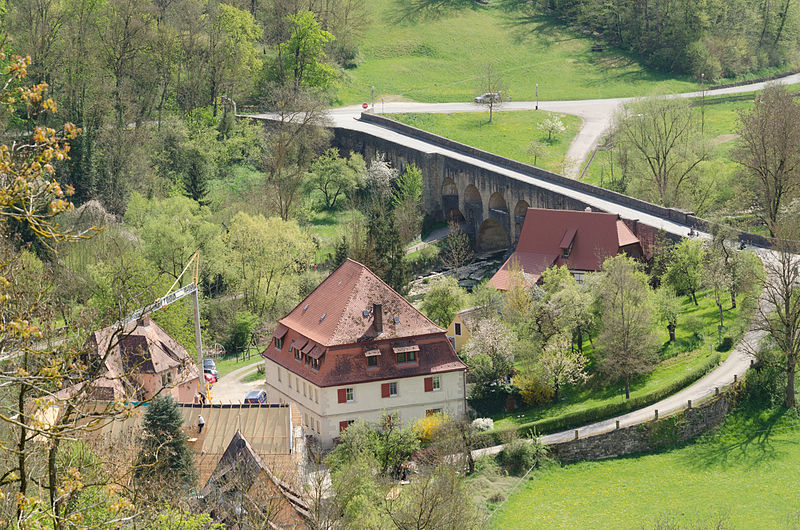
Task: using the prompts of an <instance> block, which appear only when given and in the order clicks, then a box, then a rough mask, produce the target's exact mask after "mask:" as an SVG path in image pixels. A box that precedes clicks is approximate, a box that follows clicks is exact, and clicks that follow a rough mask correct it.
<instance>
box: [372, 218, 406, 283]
mask: <svg viewBox="0 0 800 530" xmlns="http://www.w3.org/2000/svg"><path fill="white" fill-rule="evenodd" d="M367 237H368V240H369V246H370V247H372V249H373V250H374V255H375V265H374V266H373V267H371V268H373V272H375V274H377V275H378V276H380V277H381V279H382V280H383V281H385V282H386V283H387V284H389V287H391V288H392V289H394V290H395V291H397V292H398V293H401V294H403V293H405V291H406V288H407V287H408V278H409V271H408V263H406V261H405V259H404V258H405V254H406V253H405V247H404V246H403V241H402V239H401V237H400V231H399V230H398V229H397V223H396V222H395V219H394V214H393V213H391V212H387V211H386V210H384V208H383V207H382V206H381V205H380V204H379V203H376V204H375V205H374V206H373V208H372V210H370V212H369V222H368V225H367Z"/></svg>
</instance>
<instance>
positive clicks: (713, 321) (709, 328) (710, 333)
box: [492, 292, 746, 429]
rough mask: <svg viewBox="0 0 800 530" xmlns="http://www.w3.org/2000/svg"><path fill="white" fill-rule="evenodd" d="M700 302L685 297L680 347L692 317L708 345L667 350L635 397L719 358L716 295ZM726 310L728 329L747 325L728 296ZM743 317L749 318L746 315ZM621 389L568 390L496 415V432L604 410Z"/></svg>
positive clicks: (663, 335) (634, 388)
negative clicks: (552, 399)
mask: <svg viewBox="0 0 800 530" xmlns="http://www.w3.org/2000/svg"><path fill="white" fill-rule="evenodd" d="M698 302H699V303H700V305H699V306H698V307H695V306H694V304H693V303H692V302H690V301H689V300H688V299H686V298H684V300H683V313H682V317H681V319H680V320H679V321H678V328H677V330H676V338H677V343H678V345H677V346H676V347H677V348H682V347H685V346H686V345H689V344H691V336H692V333H691V332H690V331H689V329H688V328H687V326H686V321H687V319H688V318H697V319H699V320H700V321H701V322H702V324H703V334H704V335H705V336H706V337H708V338H707V341H706V342H707V344H708V345H707V344H705V343H704V344H701V345H700V346H699V347H697V348H696V349H694V350H692V351H688V352H685V353H680V354H678V355H674V356H672V357H668V356H669V355H670V353H669V352H667V351H664V352H663V354H662V357H668V358H666V359H665V360H664V361H662V362H661V364H660V365H659V366H658V367H657V368H656V369H655V370H654V371H653V372H652V373H650V374H649V375H647V376H646V377H643V378H641V379H640V380H638V381H635V382H632V383H631V397H636V396H639V395H643V394H648V393H650V392H653V391H654V390H657V389H659V388H663V387H667V386H669V385H670V384H672V383H673V382H677V381H679V380H680V379H681V378H682V377H684V376H685V375H687V374H689V373H691V372H692V371H693V370H695V369H698V368H700V367H701V366H703V364H704V363H705V362H706V361H708V360H709V359H710V358H711V357H713V356H714V355H717V352H716V351H712V350H711V348H709V345H710V344H716V341H717V339H716V334H717V333H716V327H717V323H718V320H717V318H718V317H717V310H716V306H715V305H714V301H713V295H712V294H711V293H709V292H702V293H699V294H698ZM723 307H724V308H725V310H724V316H725V321H726V322H725V324H726V326H728V328H729V329H730V330H733V328H736V327H739V328H740V327H741V325H742V324H743V323H741V322H737V323H735V322H736V319H737V317H738V316H739V314H740V313H739V310H740V308H741V305H740V307H738V308H737V309H729V308H730V299H729V298H728V297H725V299H724V302H723ZM742 318H746V316H745V317H742ZM662 328H663V326H659V328H658V336H659V340H660V341H661V342H662V343H666V342H667V339H668V334H667V331H666V330H665V329H662ZM729 333H730V331H729ZM726 355H727V353H723V354H722V358H724V357H725V356H726ZM620 386H621V385H613V386H611V387H606V388H604V389H599V390H598V389H592V388H588V387H584V388H577V389H568V390H567V391H565V392H564V396H563V399H562V400H561V401H560V402H559V403H557V404H555V405H541V406H536V407H529V408H525V409H519V410H517V411H515V412H513V413H500V414H495V415H492V418H493V419H494V420H495V429H504V428H509V427H512V426H514V425H518V424H523V423H527V422H530V421H534V420H540V419H544V418H553V417H557V416H561V415H563V414H570V413H574V412H578V411H583V410H587V409H590V408H595V407H602V406H604V405H607V404H609V403H615V402H622V401H623V400H624V397H623V395H622V392H621V391H620V389H619V387H620Z"/></svg>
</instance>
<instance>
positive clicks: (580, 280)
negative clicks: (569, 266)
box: [572, 272, 583, 285]
mask: <svg viewBox="0 0 800 530" xmlns="http://www.w3.org/2000/svg"><path fill="white" fill-rule="evenodd" d="M572 277H573V278H575V283H577V284H578V285H582V284H583V273H582V272H573V273H572Z"/></svg>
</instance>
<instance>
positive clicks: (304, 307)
mask: <svg viewBox="0 0 800 530" xmlns="http://www.w3.org/2000/svg"><path fill="white" fill-rule="evenodd" d="M306 309H308V304H306V305H304V306H303V313H305V312H306Z"/></svg>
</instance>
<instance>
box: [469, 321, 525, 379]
mask: <svg viewBox="0 0 800 530" xmlns="http://www.w3.org/2000/svg"><path fill="white" fill-rule="evenodd" d="M464 357H465V358H466V363H467V366H469V369H470V374H471V375H472V376H473V377H474V378H475V381H476V383H477V384H479V385H484V386H488V385H491V384H492V383H496V382H499V381H502V380H503V379H505V378H506V377H509V376H510V375H511V374H512V373H513V372H514V335H513V334H512V333H511V332H510V331H509V330H508V329H507V328H506V327H505V326H504V325H503V324H502V322H500V320H498V319H497V318H487V319H485V320H481V321H480V322H478V324H477V325H476V326H475V329H474V330H473V331H472V339H470V341H469V342H468V343H467V345H466V347H465V348H464Z"/></svg>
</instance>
